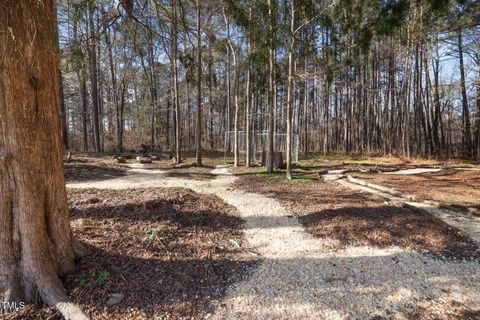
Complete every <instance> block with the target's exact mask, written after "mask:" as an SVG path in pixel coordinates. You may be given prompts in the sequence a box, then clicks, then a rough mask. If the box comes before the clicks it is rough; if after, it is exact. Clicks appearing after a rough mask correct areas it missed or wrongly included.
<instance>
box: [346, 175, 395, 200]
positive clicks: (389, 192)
mask: <svg viewBox="0 0 480 320" xmlns="http://www.w3.org/2000/svg"><path fill="white" fill-rule="evenodd" d="M347 178H348V180H349V181H350V182H353V183H356V184H359V185H362V186H365V187H369V188H372V189H376V190H380V191H383V192H386V193H388V194H391V195H392V196H397V197H403V194H402V193H401V192H399V191H397V190H395V189H392V188H387V187H384V186H380V185H378V184H373V183H370V182H366V181H363V180H361V179H357V178H354V177H352V176H351V175H348V176H347Z"/></svg>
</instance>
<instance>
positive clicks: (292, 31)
mask: <svg viewBox="0 0 480 320" xmlns="http://www.w3.org/2000/svg"><path fill="white" fill-rule="evenodd" d="M290 14H291V16H290V48H289V52H288V80H287V82H288V84H287V172H286V174H287V179H288V180H291V179H292V126H293V68H294V66H295V0H291V4H290ZM270 161H271V162H273V161H272V158H270Z"/></svg>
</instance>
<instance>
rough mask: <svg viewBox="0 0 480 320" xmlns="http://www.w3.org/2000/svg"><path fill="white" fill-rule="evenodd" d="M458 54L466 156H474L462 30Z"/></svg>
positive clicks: (459, 36)
mask: <svg viewBox="0 0 480 320" xmlns="http://www.w3.org/2000/svg"><path fill="white" fill-rule="evenodd" d="M458 56H459V61H460V87H461V91H462V116H463V139H464V150H465V156H466V157H468V158H470V157H471V156H472V136H471V131H470V130H471V129H470V111H469V109H468V99H467V89H466V87H465V67H464V64H463V41H462V32H461V31H459V32H458Z"/></svg>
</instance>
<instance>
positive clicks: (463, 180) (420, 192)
mask: <svg viewBox="0 0 480 320" xmlns="http://www.w3.org/2000/svg"><path fill="white" fill-rule="evenodd" d="M359 176H360V177H361V178H363V179H365V180H367V181H370V182H373V183H376V184H380V185H383V186H386V187H390V188H394V189H396V190H398V191H400V192H402V193H405V194H411V195H415V196H417V197H418V198H419V199H427V200H434V201H438V202H442V203H446V204H454V205H457V206H459V207H464V209H465V210H468V209H470V210H471V211H472V212H473V213H475V211H477V212H478V214H479V215H480V171H458V170H455V169H449V170H442V171H439V172H433V173H424V174H416V175H390V174H362V175H359Z"/></svg>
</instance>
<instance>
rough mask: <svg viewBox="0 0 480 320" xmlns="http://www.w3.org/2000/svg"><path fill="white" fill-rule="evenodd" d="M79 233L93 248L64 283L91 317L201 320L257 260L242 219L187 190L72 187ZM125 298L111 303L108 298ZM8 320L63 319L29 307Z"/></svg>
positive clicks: (70, 196)
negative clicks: (247, 247)
mask: <svg viewBox="0 0 480 320" xmlns="http://www.w3.org/2000/svg"><path fill="white" fill-rule="evenodd" d="M68 200H69V204H70V210H71V214H72V228H73V232H74V234H75V236H76V237H77V238H78V239H79V240H81V241H82V242H84V243H86V244H88V245H89V246H91V247H92V251H93V253H92V254H91V255H88V256H86V257H84V258H82V259H81V260H80V261H79V262H78V265H77V271H76V272H75V274H72V275H68V276H67V277H66V278H65V279H64V280H65V284H66V287H67V290H68V291H69V293H70V296H71V297H72V299H73V300H74V301H75V302H77V303H79V304H80V306H81V307H82V309H83V310H85V311H86V312H88V314H90V315H91V316H92V318H93V319H198V318H205V317H206V315H207V314H208V313H209V312H211V310H212V307H213V302H214V301H215V300H217V299H219V298H220V297H221V296H222V295H224V293H225V291H226V289H227V288H228V286H229V285H231V284H232V283H233V282H235V281H237V280H239V279H241V278H242V277H244V276H245V275H246V274H247V272H248V270H250V269H251V268H252V267H254V266H255V264H256V261H253V260H252V259H251V258H247V257H246V255H245V254H244V253H243V252H242V250H241V248H240V247H243V246H244V237H243V232H242V224H243V220H241V219H240V218H239V217H238V213H237V211H236V210H235V209H234V208H233V207H231V206H229V205H227V204H225V203H224V202H223V201H221V200H220V199H219V198H217V197H215V196H207V195H199V194H197V193H194V192H193V191H189V190H186V189H179V188H175V189H161V188H148V189H130V190H97V189H84V190H75V189H73V190H69V191H68ZM113 293H122V294H124V295H125V298H124V300H123V301H122V302H121V303H119V304H118V305H115V306H107V305H106V302H107V300H108V298H109V295H111V294H113ZM9 319H60V316H59V315H58V313H57V312H55V310H52V309H49V308H43V309H42V308H40V307H35V306H29V307H28V308H27V309H26V310H23V312H21V314H15V315H12V316H11V317H10V318H9Z"/></svg>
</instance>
